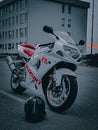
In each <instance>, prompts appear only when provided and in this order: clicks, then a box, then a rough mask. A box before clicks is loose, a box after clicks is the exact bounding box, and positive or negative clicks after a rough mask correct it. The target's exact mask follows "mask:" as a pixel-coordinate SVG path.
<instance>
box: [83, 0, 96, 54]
mask: <svg viewBox="0 0 98 130" xmlns="http://www.w3.org/2000/svg"><path fill="white" fill-rule="evenodd" d="M81 1H86V2H90V8H89V9H88V19H87V41H86V45H87V46H86V53H87V54H91V37H92V13H94V19H93V49H92V53H93V54H95V53H97V54H98V35H97V34H98V0H94V12H92V11H93V10H92V3H93V0H81Z"/></svg>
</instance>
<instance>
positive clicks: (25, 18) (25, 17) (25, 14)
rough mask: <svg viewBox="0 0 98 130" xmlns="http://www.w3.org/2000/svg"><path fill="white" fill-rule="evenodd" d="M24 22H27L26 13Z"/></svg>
mask: <svg viewBox="0 0 98 130" xmlns="http://www.w3.org/2000/svg"><path fill="white" fill-rule="evenodd" d="M25 22H27V12H26V13H25Z"/></svg>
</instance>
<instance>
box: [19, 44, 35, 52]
mask: <svg viewBox="0 0 98 130" xmlns="http://www.w3.org/2000/svg"><path fill="white" fill-rule="evenodd" d="M20 45H21V46H23V47H27V48H30V49H33V50H36V48H35V47H34V46H33V45H29V44H26V43H21V44H20Z"/></svg>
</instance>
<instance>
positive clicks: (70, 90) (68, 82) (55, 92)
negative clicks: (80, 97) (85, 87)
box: [45, 75, 78, 113]
mask: <svg viewBox="0 0 98 130" xmlns="http://www.w3.org/2000/svg"><path fill="white" fill-rule="evenodd" d="M64 78H65V79H64V86H63V87H62V86H57V87H56V88H54V87H53V88H52V89H51V90H49V88H48V86H49V82H48V84H47V86H46V90H45V96H46V101H47V104H48V105H49V107H50V108H51V109H52V110H53V111H55V112H59V113H61V112H64V111H66V110H67V109H68V108H70V107H71V106H72V104H73V103H74V101H75V99H76V96H77V92H78V84H77V80H76V78H75V77H72V76H68V75H64Z"/></svg>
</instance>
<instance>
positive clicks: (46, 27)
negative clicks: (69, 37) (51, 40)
mask: <svg viewBox="0 0 98 130" xmlns="http://www.w3.org/2000/svg"><path fill="white" fill-rule="evenodd" d="M43 31H45V32H47V33H52V34H53V28H52V27H49V26H44V27H43Z"/></svg>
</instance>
